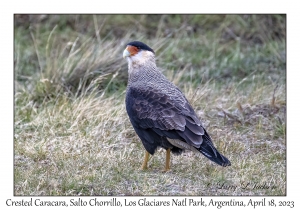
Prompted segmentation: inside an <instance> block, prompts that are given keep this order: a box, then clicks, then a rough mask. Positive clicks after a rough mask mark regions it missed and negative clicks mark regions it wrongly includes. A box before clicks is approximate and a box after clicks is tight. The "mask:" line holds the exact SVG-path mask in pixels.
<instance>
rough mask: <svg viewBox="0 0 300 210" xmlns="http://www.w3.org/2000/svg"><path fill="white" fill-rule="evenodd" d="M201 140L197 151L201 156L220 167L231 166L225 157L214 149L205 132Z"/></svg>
mask: <svg viewBox="0 0 300 210" xmlns="http://www.w3.org/2000/svg"><path fill="white" fill-rule="evenodd" d="M202 138H203V142H202V144H201V146H200V148H199V149H198V150H199V152H201V154H203V155H204V156H205V157H207V158H208V159H210V160H211V161H213V162H215V163H217V164H219V165H220V166H223V167H226V166H230V165H231V163H230V161H229V160H228V159H227V158H226V157H225V156H223V155H221V154H220V153H219V152H218V150H217V149H216V148H215V147H214V145H213V143H212V141H211V139H210V137H209V135H208V134H207V133H206V132H205V134H204V135H203V136H202Z"/></svg>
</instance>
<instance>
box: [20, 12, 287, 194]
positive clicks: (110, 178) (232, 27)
mask: <svg viewBox="0 0 300 210" xmlns="http://www.w3.org/2000/svg"><path fill="white" fill-rule="evenodd" d="M285 19H286V17H285V16H284V15H16V16H15V43H14V44H15V57H14V58H15V59H14V62H15V120H14V121H15V134H14V148H15V151H14V164H15V165H14V189H15V195H285V194H286V81H285V80H286V57H285V54H286V42H285V39H286V34H285V27H286V23H285ZM132 40H140V41H144V42H145V43H147V44H148V45H149V46H151V47H152V48H153V49H154V50H155V51H156V56H157V64H158V66H159V67H160V68H161V69H162V71H163V72H164V74H165V75H166V76H167V77H168V78H169V79H170V80H171V81H173V82H174V83H175V84H176V85H177V86H179V87H180V89H181V90H182V91H183V92H184V93H185V95H186V97H187V98H188V99H189V101H190V102H191V103H192V105H193V107H194V108H195V110H196V112H197V114H198V116H199V117H200V119H201V120H202V121H203V123H204V125H205V127H206V128H207V130H208V132H209V133H210V135H211V137H212V138H213V141H214V143H215V145H216V147H217V148H218V150H219V151H220V152H221V153H222V154H224V155H225V156H226V157H228V159H229V160H230V161H231V163H232V166H230V167H227V168H221V167H219V166H217V165H216V164H214V163H212V162H210V161H209V160H208V159H206V158H205V157H203V156H197V155H195V154H193V153H191V152H186V153H184V154H183V155H181V156H172V159H171V163H172V165H171V171H169V172H166V173H165V172H162V170H163V168H164V163H165V152H164V151H163V150H158V151H157V153H156V154H155V155H154V156H152V157H151V159H150V165H149V169H148V170H146V171H141V170H140V166H141V164H142V160H143V156H144V148H143V146H142V144H141V142H140V140H139V138H138V137H137V135H136V134H135V132H134V130H133V128H132V126H131V124H130V122H129V119H128V117H127V114H126V111H125V104H124V97H125V91H126V90H125V89H126V83H127V63H126V61H125V60H123V59H122V51H123V50H124V47H125V45H126V43H127V42H129V41H132ZM247 183H249V184H250V185H248V186H247V187H245V186H246V184H247ZM255 184H257V185H265V186H269V187H270V188H269V189H266V187H263V189H259V188H255V187H254V186H255ZM226 186H227V187H226ZM230 186H231V187H230ZM234 186H236V188H235V189H233V187H234ZM253 188H255V189H253Z"/></svg>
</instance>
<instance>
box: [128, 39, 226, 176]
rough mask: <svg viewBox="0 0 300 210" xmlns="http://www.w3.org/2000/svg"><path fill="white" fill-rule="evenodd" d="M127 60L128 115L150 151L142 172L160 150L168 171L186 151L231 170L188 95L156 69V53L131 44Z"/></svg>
mask: <svg viewBox="0 0 300 210" xmlns="http://www.w3.org/2000/svg"><path fill="white" fill-rule="evenodd" d="M123 58H125V59H126V60H127V62H128V83H127V88H126V98H125V105H126V111H127V114H128V116H129V120H130V122H131V124H132V126H133V128H134V130H135V132H136V134H137V135H138V137H139V138H140V140H141V142H142V144H143V146H144V148H145V150H146V152H145V156H144V161H143V164H142V166H141V169H142V170H145V169H147V168H148V160H149V157H150V154H151V155H154V153H155V152H156V150H157V149H158V148H163V149H165V150H166V162H165V168H164V171H169V170H170V169H171V167H170V158H171V157H170V156H171V155H170V154H171V152H172V154H175V155H179V154H181V153H182V152H183V151H185V150H191V151H193V152H194V153H196V154H200V153H201V154H203V155H204V156H205V157H207V158H208V159H209V160H211V161H213V162H215V163H217V164H218V165H220V166H223V167H226V166H230V165H231V163H230V161H229V160H228V159H227V158H226V157H225V156H224V155H222V154H220V153H219V151H218V150H217V149H216V147H215V146H214V144H213V142H212V139H211V138H210V136H209V134H208V133H207V131H206V130H205V128H204V127H203V125H202V123H201V121H200V120H199V118H198V117H197V115H196V113H195V111H194V109H193V108H192V106H191V104H190V103H189V101H188V100H187V99H186V97H185V96H184V94H183V93H182V92H181V90H180V89H179V88H178V87H177V86H175V85H174V84H173V83H172V82H170V81H169V80H168V79H167V78H166V77H165V76H164V75H163V73H162V72H161V70H160V69H159V68H158V67H157V66H156V61H155V52H154V50H153V49H152V48H150V47H149V46H148V45H146V44H145V43H143V42H140V41H131V42H129V43H128V44H127V45H126V47H125V50H124V51H123Z"/></svg>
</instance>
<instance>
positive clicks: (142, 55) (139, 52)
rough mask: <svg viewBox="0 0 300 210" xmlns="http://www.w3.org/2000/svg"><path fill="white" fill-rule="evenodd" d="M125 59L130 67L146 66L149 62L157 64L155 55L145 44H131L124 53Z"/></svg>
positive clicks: (134, 42)
mask: <svg viewBox="0 0 300 210" xmlns="http://www.w3.org/2000/svg"><path fill="white" fill-rule="evenodd" d="M123 58H126V59H127V61H128V64H129V66H131V65H138V66H139V65H144V64H146V63H147V62H154V63H155V53H154V51H153V49H151V48H150V47H149V46H148V45H146V44H144V43H143V42H139V41H133V42H129V43H128V44H127V46H126V49H125V50H124V52H123Z"/></svg>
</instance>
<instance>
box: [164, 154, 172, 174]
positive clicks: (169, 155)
mask: <svg viewBox="0 0 300 210" xmlns="http://www.w3.org/2000/svg"><path fill="white" fill-rule="evenodd" d="M170 160H171V149H167V151H166V167H165V171H168V170H170V169H171V168H170Z"/></svg>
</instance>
